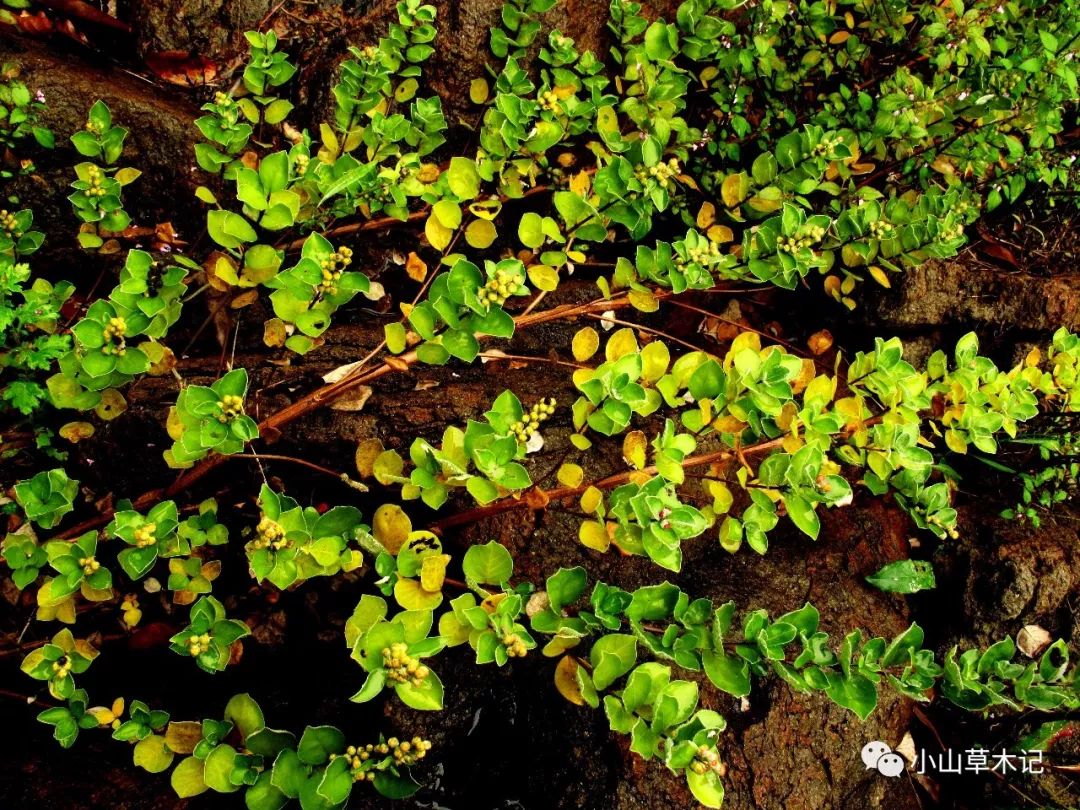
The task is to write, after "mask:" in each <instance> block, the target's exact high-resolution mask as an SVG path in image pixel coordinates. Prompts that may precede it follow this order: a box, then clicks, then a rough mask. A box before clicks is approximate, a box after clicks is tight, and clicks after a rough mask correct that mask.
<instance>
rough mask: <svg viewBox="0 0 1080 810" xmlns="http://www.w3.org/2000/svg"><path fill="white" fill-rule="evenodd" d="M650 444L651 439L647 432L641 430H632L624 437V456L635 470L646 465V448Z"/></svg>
mask: <svg viewBox="0 0 1080 810" xmlns="http://www.w3.org/2000/svg"><path fill="white" fill-rule="evenodd" d="M648 446H649V440H648V439H647V438H646V437H645V434H644V433H642V432H641V431H640V430H632V431H630V432H629V433H627V434H626V436H625V438H623V443H622V454H623V458H624V459H626V462H627V463H628V464H629V465H630V466H632V467H633V468H634V469H635V470H640V469H642V468H643V467H644V466H645V450H646V448H647V447H648Z"/></svg>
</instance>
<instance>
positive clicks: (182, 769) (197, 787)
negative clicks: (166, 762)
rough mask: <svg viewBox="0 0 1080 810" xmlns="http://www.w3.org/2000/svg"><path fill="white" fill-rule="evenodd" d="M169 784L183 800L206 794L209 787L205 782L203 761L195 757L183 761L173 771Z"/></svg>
mask: <svg viewBox="0 0 1080 810" xmlns="http://www.w3.org/2000/svg"><path fill="white" fill-rule="evenodd" d="M169 783H170V784H171V785H172V789H173V790H174V791H175V792H176V795H177V796H179V797H180V798H181V799H186V798H189V797H191V796H198V795H199V794H200V793H204V792H205V791H206V790H207V787H206V782H204V781H203V762H202V760H201V759H197V758H195V757H187V758H186V759H183V760H181V761H180V764H179V765H177V766H176V767H175V768H174V769H173V772H172V776H170V777H169Z"/></svg>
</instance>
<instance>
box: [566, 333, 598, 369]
mask: <svg viewBox="0 0 1080 810" xmlns="http://www.w3.org/2000/svg"><path fill="white" fill-rule="evenodd" d="M599 348H600V334H599V333H598V332H597V331H596V330H595V329H593V328H592V327H591V326H586V327H585V328H584V329H580V330H578V332H577V334H575V335H574V342H573V344H572V346H571V351H573V353H574V359H575V360H577V361H578V362H579V363H583V362H584V361H586V360H588V359H589V358H590V357H592V356H593V355H594V354H596V350H597V349H599ZM589 374H590V376H591V372H589Z"/></svg>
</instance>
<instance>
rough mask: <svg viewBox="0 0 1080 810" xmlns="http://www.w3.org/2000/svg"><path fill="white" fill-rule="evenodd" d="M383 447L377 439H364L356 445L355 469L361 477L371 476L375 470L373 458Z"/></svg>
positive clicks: (375, 457) (376, 456) (377, 455)
mask: <svg viewBox="0 0 1080 810" xmlns="http://www.w3.org/2000/svg"><path fill="white" fill-rule="evenodd" d="M383 449H384V448H383V443H382V441H381V440H379V439H364V440H363V441H362V442H360V444H358V445H357V446H356V471H357V472H358V473H360V477H361V478H371V476H372V475H373V474H374V471H375V459H377V458H378V457H379V454H380V453H382V451H383Z"/></svg>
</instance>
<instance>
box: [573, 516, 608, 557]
mask: <svg viewBox="0 0 1080 810" xmlns="http://www.w3.org/2000/svg"><path fill="white" fill-rule="evenodd" d="M578 539H579V540H581V544H582V545H583V546H585V547H586V548H591V549H593V550H595V551H607V550H608V549H609V548H611V536H610V535H608V531H607V526H605V525H604V524H603V523H600V522H599V521H596V520H586V521H583V522H582V524H581V526H580V528H579V529H578Z"/></svg>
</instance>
